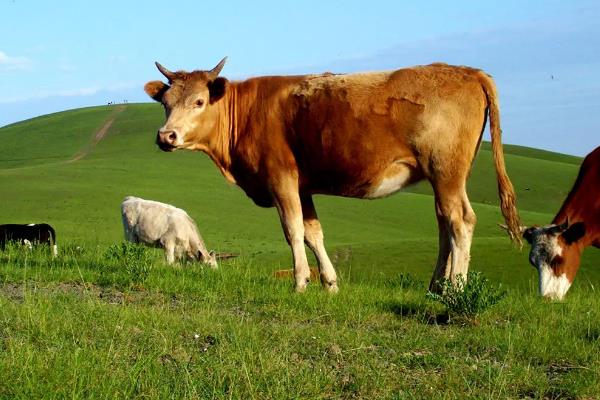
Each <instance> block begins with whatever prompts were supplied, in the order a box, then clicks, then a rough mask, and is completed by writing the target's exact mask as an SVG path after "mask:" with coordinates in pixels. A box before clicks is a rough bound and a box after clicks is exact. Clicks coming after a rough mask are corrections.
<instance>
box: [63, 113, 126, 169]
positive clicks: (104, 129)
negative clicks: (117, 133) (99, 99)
mask: <svg viewBox="0 0 600 400" xmlns="http://www.w3.org/2000/svg"><path fill="white" fill-rule="evenodd" d="M126 108H127V106H124V105H119V106H115V109H114V110H113V112H112V113H111V114H110V115H109V116H108V118H107V119H106V121H105V122H104V124H103V125H102V126H101V127H100V129H98V130H97V131H96V132H94V133H93V134H92V137H91V138H90V141H89V142H88V143H87V144H86V145H85V146H84V147H82V148H81V149H80V150H79V151H78V152H77V153H76V154H75V155H74V156H73V157H72V158H71V159H70V160H67V163H72V162H75V161H79V160H81V159H82V158H84V157H86V156H87V155H88V154H90V153H91V152H92V150H94V148H95V147H96V145H97V144H98V143H99V142H100V141H101V140H102V139H104V137H105V136H106V134H107V133H108V130H109V129H110V127H111V126H112V124H113V122H114V121H115V119H116V118H117V116H118V115H119V114H120V113H122V112H123V111H124V110H125V109H126Z"/></svg>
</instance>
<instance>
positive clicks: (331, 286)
mask: <svg viewBox="0 0 600 400" xmlns="http://www.w3.org/2000/svg"><path fill="white" fill-rule="evenodd" d="M323 289H325V290H326V291H327V293H332V294H336V293H337V292H339V291H340V288H338V285H337V282H336V281H329V282H325V281H324V282H323Z"/></svg>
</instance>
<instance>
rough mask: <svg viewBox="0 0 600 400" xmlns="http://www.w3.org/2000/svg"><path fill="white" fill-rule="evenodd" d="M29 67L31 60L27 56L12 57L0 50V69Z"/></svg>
mask: <svg viewBox="0 0 600 400" xmlns="http://www.w3.org/2000/svg"><path fill="white" fill-rule="evenodd" d="M29 68H31V60H30V59H28V58H27V57H12V56H9V55H8V54H6V53H5V52H3V51H0V70H4V71H23V70H28V69H29Z"/></svg>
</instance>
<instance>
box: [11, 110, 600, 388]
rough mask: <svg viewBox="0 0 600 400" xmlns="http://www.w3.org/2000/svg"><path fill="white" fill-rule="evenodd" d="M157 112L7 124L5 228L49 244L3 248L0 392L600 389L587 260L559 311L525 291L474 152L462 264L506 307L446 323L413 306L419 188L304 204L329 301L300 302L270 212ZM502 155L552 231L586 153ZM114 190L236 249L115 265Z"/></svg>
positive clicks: (532, 290) (421, 233)
mask: <svg viewBox="0 0 600 400" xmlns="http://www.w3.org/2000/svg"><path fill="white" fill-rule="evenodd" d="M163 118H164V116H163V112H162V110H161V109H160V107H159V106H158V105H155V104H130V105H127V106H126V107H125V108H123V109H117V108H116V107H114V106H113V107H108V106H105V107H92V108H87V109H81V110H73V111H67V112H63V113H57V114H52V115H48V116H44V117H39V118H36V119H33V120H30V121H25V122H23V123H18V124H14V125H11V126H8V127H4V128H1V129H0V139H2V143H3V145H2V146H0V204H1V205H2V207H0V223H11V222H14V223H30V222H48V223H51V224H52V225H53V226H54V227H55V228H56V230H57V233H58V240H59V251H60V255H59V257H58V258H56V259H51V258H49V257H48V256H47V254H46V253H44V252H43V251H34V252H33V253H30V252H28V251H26V250H24V249H15V248H11V249H9V251H7V252H5V253H0V376H2V377H3V379H2V380H0V398H23V399H25V398H27V399H28V398H53V397H62V398H64V397H71V398H107V397H111V398H115V397H116V398H131V397H144V398H244V399H246V398H257V399H262V398H272V399H282V398H396V399H404V398H427V399H430V398H448V399H450V398H499V399H504V398H539V399H546V398H596V397H597V394H598V393H599V391H600V383H599V380H598V375H599V374H600V356H599V354H600V352H599V351H598V345H599V344H600V341H599V338H600V323H599V322H598V321H600V319H599V318H598V315H597V314H598V310H600V299H598V298H597V293H596V292H595V288H596V287H597V286H598V284H600V270H599V269H598V268H597V266H598V265H600V252H598V251H597V250H596V249H590V250H588V251H586V253H585V254H584V259H583V262H582V266H581V270H580V272H579V273H578V276H577V278H576V280H575V284H574V285H573V288H572V289H571V291H570V292H569V294H568V295H567V300H566V301H565V302H564V303H547V302H544V301H542V300H540V299H539V298H537V296H536V285H537V283H536V276H535V274H534V270H533V268H531V267H530V266H529V264H528V262H527V249H526V248H525V249H524V250H523V251H520V250H518V249H515V248H514V247H513V246H512V245H511V244H510V243H509V240H508V238H507V237H506V235H505V234H504V232H502V231H501V230H500V229H499V228H498V227H497V225H496V224H497V223H498V222H502V216H501V215H500V212H499V210H498V207H497V203H498V196H497V192H496V190H497V189H496V180H495V172H494V170H493V164H492V158H491V153H490V150H489V146H488V145H487V144H485V143H484V145H483V146H482V150H481V151H480V153H479V155H478V157H477V160H476V162H475V165H474V170H473V172H472V176H471V179H470V181H469V195H470V198H471V200H472V202H473V206H474V209H475V212H476V214H477V216H478V224H477V228H476V231H475V238H474V242H473V247H472V260H471V268H472V269H473V270H477V271H483V273H484V274H485V276H487V277H488V278H490V280H491V281H492V282H493V283H494V284H498V283H501V284H502V285H503V287H504V288H506V289H507V290H508V298H507V299H505V300H504V301H503V302H502V303H500V304H499V305H497V306H496V307H495V308H494V309H492V310H490V311H489V312H488V313H486V314H484V315H483V316H481V317H480V318H479V319H477V320H475V321H470V322H466V323H460V322H458V323H450V324H448V323H447V318H446V319H444V316H445V314H444V312H443V310H442V308H441V307H440V306H439V305H437V304H433V303H432V302H431V301H428V300H426V298H425V291H426V285H427V283H428V280H429V278H430V276H431V273H432V269H433V265H434V263H435V260H436V258H437V241H438V239H437V226H436V222H435V217H434V206H433V198H432V196H431V190H430V188H429V187H428V186H427V185H426V184H419V185H416V186H414V187H411V188H409V189H408V190H407V191H405V192H402V193H399V194H397V195H394V196H392V197H390V198H387V199H382V200H375V201H366V200H356V199H344V198H335V197H326V196H317V198H316V200H315V203H316V207H317V210H318V212H319V216H320V218H321V221H322V224H323V227H324V231H325V236H326V245H327V248H328V250H329V253H330V255H331V257H332V259H333V261H334V263H335V264H336V268H337V270H338V272H339V275H340V277H341V279H340V290H341V293H340V294H339V295H337V296H329V295H327V294H326V293H324V292H322V291H321V290H319V289H318V284H313V285H312V286H311V287H310V288H309V290H308V291H307V293H306V294H304V295H294V294H292V292H291V287H292V285H291V282H287V281H277V280H275V279H274V278H273V277H272V276H271V273H272V271H274V270H277V269H281V268H289V267H291V265H290V258H291V256H290V252H289V249H288V246H287V244H286V243H285V240H284V238H283V235H282V233H281V227H280V225H279V221H278V218H277V213H276V212H275V210H273V209H261V208H259V207H256V206H254V204H253V203H252V201H251V200H249V199H247V198H246V196H245V195H244V193H243V192H242V191H241V190H240V189H238V188H236V187H234V186H231V185H229V184H227V183H226V181H225V180H224V178H223V177H222V176H221V175H220V173H219V172H218V170H217V168H216V167H215V166H214V165H213V163H212V161H210V160H209V159H208V157H206V156H205V155H203V154H201V153H191V152H175V153H172V154H167V153H163V152H161V151H159V150H158V149H157V148H156V146H155V145H154V136H155V132H156V130H157V128H158V127H159V126H160V125H161V124H162V122H163ZM111 121H112V122H111ZM108 122H111V123H110V125H108V124H107V123H108ZM103 127H104V128H106V127H108V129H107V131H106V132H105V135H104V136H103V137H102V139H101V140H100V141H98V142H97V143H96V141H97V135H96V133H97V132H98V130H100V129H101V128H103ZM505 156H506V157H505V158H506V163H507V168H508V172H509V175H510V177H511V179H512V181H513V183H514V185H515V189H516V191H517V196H518V206H519V209H520V212H521V215H522V217H523V220H524V222H525V223H527V224H532V223H540V224H543V223H548V222H549V221H550V220H551V219H552V216H553V215H554V213H555V212H556V210H558V207H559V206H560V204H561V203H562V201H563V199H564V197H565V196H566V194H567V192H568V191H569V189H570V188H571V185H572V183H573V181H574V179H575V176H576V174H577V171H578V168H579V163H580V161H581V160H580V159H578V158H576V157H571V156H566V155H561V154H555V153H550V152H546V151H540V150H536V149H530V148H522V147H518V146H506V147H505ZM126 195H137V196H140V197H144V198H148V199H154V200H159V201H164V202H167V203H171V204H174V205H176V206H178V207H182V208H184V209H186V210H187V211H188V212H189V213H190V215H191V216H192V217H193V218H194V219H196V221H197V222H198V225H199V228H200V231H201V232H202V234H203V236H204V238H205V240H206V242H207V245H208V247H209V248H213V249H217V250H223V251H234V252H239V253H240V254H241V256H240V257H239V258H237V259H235V260H231V261H228V262H224V263H222V264H221V268H220V269H219V270H218V271H209V270H206V269H203V268H202V267H201V266H199V265H190V264H188V265H176V266H167V265H165V264H164V262H163V261H162V254H161V253H160V251H157V250H148V251H147V253H146V254H147V256H148V257H149V261H148V263H147V264H143V265H142V264H140V265H138V264H135V263H130V264H127V263H126V264H124V265H123V264H120V263H119V261H118V260H115V259H114V258H113V257H112V256H111V254H112V253H111V252H110V251H111V248H110V247H109V246H111V245H114V244H118V243H120V242H121V241H122V239H123V232H122V227H121V220H120V210H119V204H120V202H121V200H122V199H123V198H124V197H125V196H126ZM407 276H408V277H410V279H408V280H407V281H405V280H403V279H401V278H402V277H407ZM446 317H447V316H446Z"/></svg>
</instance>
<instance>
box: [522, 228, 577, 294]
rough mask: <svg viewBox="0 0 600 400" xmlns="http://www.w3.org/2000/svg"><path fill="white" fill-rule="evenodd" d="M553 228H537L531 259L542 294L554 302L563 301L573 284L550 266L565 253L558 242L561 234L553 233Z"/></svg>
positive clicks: (533, 236)
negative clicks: (536, 271)
mask: <svg viewBox="0 0 600 400" xmlns="http://www.w3.org/2000/svg"><path fill="white" fill-rule="evenodd" d="M553 227H555V225H551V226H547V227H544V228H537V229H536V230H535V231H534V232H533V233H532V245H531V252H530V253H529V258H530V261H531V262H532V264H534V266H535V267H536V268H537V269H538V273H539V290H540V294H541V295H542V296H543V297H547V298H550V299H553V300H562V299H563V298H564V296H565V294H566V293H567V291H568V290H569V288H570V287H571V282H570V281H569V279H568V278H567V276H566V274H564V273H563V274H561V275H560V276H557V275H556V274H555V273H554V270H553V269H552V267H551V266H550V263H551V262H552V260H553V259H554V258H555V257H558V256H562V253H563V249H562V247H561V246H560V244H559V241H558V237H559V235H560V232H555V233H552V232H551V230H552V228H553Z"/></svg>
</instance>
